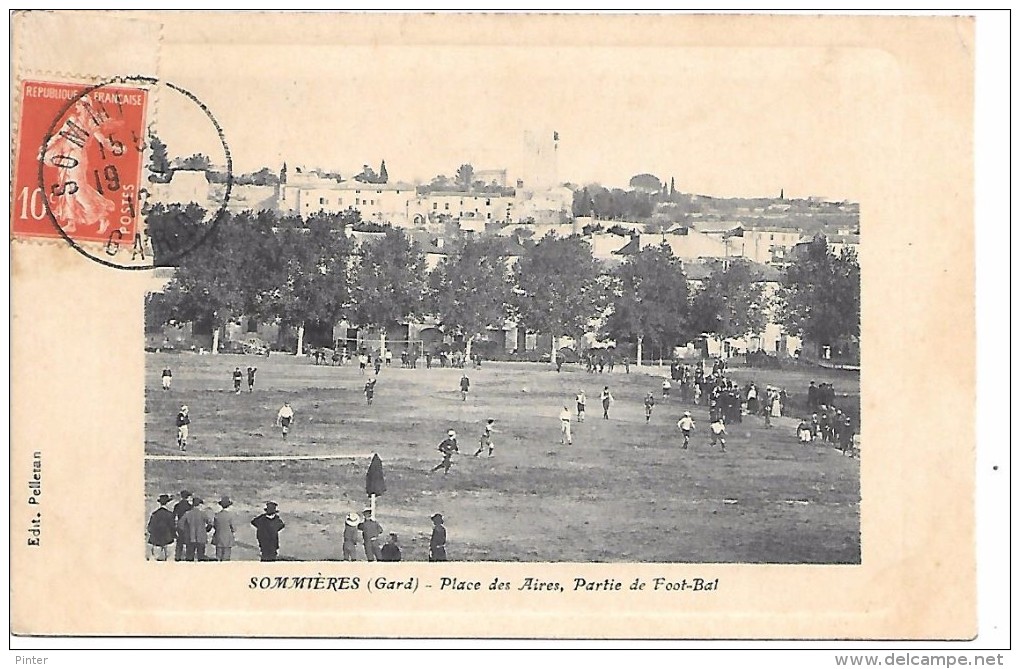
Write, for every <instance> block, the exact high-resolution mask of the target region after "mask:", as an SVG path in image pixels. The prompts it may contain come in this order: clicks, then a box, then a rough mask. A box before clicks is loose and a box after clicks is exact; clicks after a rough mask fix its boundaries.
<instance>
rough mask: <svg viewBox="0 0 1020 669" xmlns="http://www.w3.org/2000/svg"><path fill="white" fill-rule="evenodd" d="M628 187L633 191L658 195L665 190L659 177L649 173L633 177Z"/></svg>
mask: <svg viewBox="0 0 1020 669" xmlns="http://www.w3.org/2000/svg"><path fill="white" fill-rule="evenodd" d="M628 185H629V186H630V187H631V188H632V189H641V190H645V191H648V192H650V193H658V192H659V191H661V190H663V185H662V183H661V182H660V181H659V177H657V176H655V175H654V174H648V173H645V174H636V175H634V176H632V177H631V178H630V183H629V184H628Z"/></svg>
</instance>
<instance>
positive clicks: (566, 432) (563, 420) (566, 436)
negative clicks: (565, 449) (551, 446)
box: [560, 407, 574, 446]
mask: <svg viewBox="0 0 1020 669" xmlns="http://www.w3.org/2000/svg"><path fill="white" fill-rule="evenodd" d="M572 443H574V440H573V437H571V435H570V409H568V408H567V407H563V409H561V410H560V444H565V445H567V446H570V445H571V444H572Z"/></svg>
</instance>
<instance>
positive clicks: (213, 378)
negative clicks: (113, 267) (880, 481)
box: [145, 354, 860, 563]
mask: <svg viewBox="0 0 1020 669" xmlns="http://www.w3.org/2000/svg"><path fill="white" fill-rule="evenodd" d="M146 362H147V365H146V370H147V376H146V444H145V449H146V454H147V456H152V455H165V456H177V455H180V453H179V452H178V450H177V448H176V444H175V435H176V428H175V427H174V416H175V415H176V412H177V409H178V408H179V407H180V405H181V404H187V405H189V407H190V411H191V419H192V424H191V438H190V440H189V448H188V453H187V455H188V456H192V457H203V456H263V455H327V454H331V455H352V454H354V455H356V454H371V453H379V455H380V457H381V458H382V460H383V462H384V466H385V473H386V483H387V487H388V492H387V494H386V495H384V496H382V497H381V498H379V500H378V520H379V522H380V523H381V524H382V526H383V530H384V531H385V532H387V533H388V532H396V533H398V534H399V535H400V544H401V546H402V550H403V553H404V559H405V560H425V559H427V554H428V536H429V533H430V531H431V522H430V520H429V516H431V515H432V514H433V513H435V512H441V513H442V514H443V515H444V516H445V517H446V526H447V530H448V533H449V543H448V552H449V555H450V559H451V560H494V561H532V562H561V561H564V562H694V563H698V562H702V563H704V562H754V563H760V562H768V563H858V562H859V561H860V533H859V525H860V516H859V500H860V472H859V461H858V460H856V459H851V458H847V457H844V456H842V455H840V453H839V452H838V451H836V450H834V449H832V448H831V447H829V446H823V445H821V444H820V443H817V442H816V443H814V444H811V445H809V446H802V445H799V444H798V443H797V440H796V437H795V434H794V432H795V425H796V421H795V420H793V419H792V418H791V419H785V418H784V419H779V420H777V421H776V422H775V424H774V426H773V428H772V429H768V430H767V429H765V427H764V424H763V423H762V421H761V419H759V418H749V417H745V418H744V421H743V422H742V423H740V424H736V425H731V426H728V428H727V429H728V430H729V433H730V434H729V438H728V440H727V449H728V451H727V452H726V453H721V452H720V451H719V450H717V449H713V448H711V447H710V446H709V443H708V411H707V408H706V407H704V405H703V406H700V407H698V406H694V405H684V404H682V403H681V402H680V400H679V399H677V398H676V397H674V398H672V399H671V400H668V401H665V402H664V401H663V400H662V399H661V393H660V392H659V388H660V383H661V379H660V378H659V377H658V376H654V375H656V374H661V373H662V372H663V371H665V372H666V373H668V371H669V370H668V368H666V369H665V370H660V369H659V368H652V369H650V370H647V371H648V372H649V373H644V372H637V371H636V370H635V368H632V369H631V373H630V374H629V375H628V374H625V373H624V372H623V368H622V367H617V368H616V371H615V372H614V373H612V374H608V373H607V374H603V375H592V374H587V373H586V372H585V371H584V369H583V368H578V366H577V365H566V366H564V369H563V372H562V373H560V374H557V373H556V372H555V370H554V369H552V368H550V367H549V366H548V365H541V364H538V363H535V364H530V363H485V365H484V367H483V368H482V369H479V370H468V375H469V377H470V378H471V392H470V394H469V397H468V398H467V401H466V402H463V401H461V398H460V394H459V392H458V390H457V389H458V381H459V379H460V375H461V371H460V370H453V369H432V370H426V369H424V368H423V367H421V368H419V369H416V370H405V369H400V368H399V363H395V364H396V365H397V366H395V367H392V368H384V369H383V370H382V373H381V374H380V376H379V382H378V387H377V392H376V398H375V402H374V404H373V405H372V406H371V407H368V406H366V404H365V397H364V394H363V392H362V388H363V386H364V381H365V379H366V378H367V377H362V376H361V375H360V374H359V372H358V369H357V365H354V366H346V367H329V366H315V365H313V364H311V362H310V361H308V360H307V359H303V358H295V357H293V356H284V355H281V356H279V357H277V356H276V355H275V354H274V356H273V357H271V358H256V357H249V356H237V355H219V356H211V355H205V356H198V355H194V354H176V355H175V354H147V361H146ZM164 366H169V367H171V368H172V370H173V374H174V380H173V388H172V389H171V390H170V391H168V392H164V391H163V390H161V389H160V381H159V374H160V371H161V370H162V369H163V367H164ZM235 366H240V367H241V369H242V371H244V370H245V368H247V367H248V366H256V367H258V374H257V377H256V384H255V392H254V393H252V394H249V393H248V392H247V388H246V387H245V389H244V391H243V392H242V393H241V394H240V395H236V394H234V393H233V390H232V382H231V372H232V371H233V369H234V367H235ZM786 374H788V373H787V372H782V371H777V372H770V371H763V370H754V372H753V374H751V376H753V378H754V379H755V380H756V382H757V383H758V384H759V386H760V385H762V384H765V383H777V384H782V383H786V382H794V381H795V382H797V383H800V382H803V383H804V384H805V385H806V381H805V380H804V379H802V378H801V376H803V374H802V373H799V372H797V373H794V375H793V377H791V378H789V379H787V378H785V377H784V376H783V375H786ZM833 374H836V375H838V376H835V377H834V378H835V380H834V379H830V378H827V377H826V375H825V374H823V373H821V372H819V373H817V374H812V375H811V378H814V379H815V380H817V381H819V382H821V381H832V382H833V383H835V384H836V387H837V391H839V392H841V393H854V396H856V393H857V392H858V390H857V385H856V378H851V377H849V376H847V374H846V373H845V372H838V373H833ZM735 376H737V378H740V379H742V378H743V377H744V376H745V374H744V373H743V372H741V373H739V374H735ZM805 378H806V376H805ZM603 385H609V386H610V388H611V391H612V393H613V395H614V397H615V399H616V401H615V403H614V404H613V406H612V409H611V411H610V416H611V418H610V420H608V421H607V420H603V419H602V418H601V407H600V406H599V402H598V395H599V392H600V391H601V389H602V386H603ZM787 387H788V388H789V389H790V390H796V391H799V392H803V389H802V388H792V387H790V386H787ZM579 388H584V390H585V392H586V393H587V395H588V416H587V420H586V422H585V423H583V424H578V423H577V422H576V418H575V422H574V423H573V424H572V427H573V430H574V443H573V445H572V446H569V447H567V446H561V445H560V443H559V436H560V434H559V420H558V414H559V411H560V409H561V408H562V407H563V406H564V405H566V406H568V407H569V408H570V409H571V412H572V413H573V408H574V405H573V397H574V394H575V393H576V392H577V390H578V389H579ZM649 390H654V391H655V394H656V398H657V400H658V401H659V404H658V405H657V406H656V407H655V411H654V413H653V415H652V420H651V422H650V423H648V424H646V423H645V420H644V413H643V408H642V405H641V400H642V398H643V396H644V394H645V393H646V392H647V391H649ZM285 401H289V402H290V403H291V405H292V406H293V408H294V410H295V414H296V422H295V426H294V427H293V429H292V431H291V435H290V437H289V438H288V440H287V441H284V439H283V438H282V436H281V434H280V430H279V428H277V427H275V426H274V421H275V418H276V412H277V411H278V410H279V408H280V407H281V406H282V405H283V403H284V402H285ZM684 410H690V411H691V412H692V414H693V416H694V419H695V421H696V423H697V428H696V431H695V436H694V439H693V440H692V449H691V450H687V451H684V450H682V449H681V448H680V447H679V445H680V441H679V438H678V437H679V431H678V430H677V428H676V421H677V419H678V418H679V417H680V415H681V414H682V413H683V411H684ZM490 417H491V418H495V419H496V424H495V425H496V429H497V430H498V433H497V434H496V435H495V437H496V438H495V443H496V454H495V457H492V458H487V457H482V458H474V457H472V453H474V451H475V449H476V448H477V447H478V436H479V434H480V432H481V427H482V425H483V424H484V422H485V419H486V418H490ZM448 429H455V430H456V431H457V433H458V437H459V442H460V450H461V455H460V456H459V457H457V458H455V460H454V465H453V469H452V470H451V472H450V473H449V475H446V476H444V475H443V473H442V472H439V473H436V474H430V473H429V469H430V468H431V467H433V466H434V465H436V464H438V463H439V462H440V461H441V459H442V456H441V454H440V453H439V452H438V451H437V450H436V446H437V444H438V443H439V442H440V441H441V440H442V438H443V437H444V436H445V434H446V431H447V430H448ZM145 467H146V470H145V477H146V478H145V480H146V500H145V506H146V511H145V513H146V514H148V513H149V512H151V511H152V509H154V508H155V506H156V503H155V498H156V497H157V496H158V495H159V494H160V493H163V492H166V493H171V494H174V495H176V493H177V492H179V491H180V490H181V489H182V488H188V489H190V490H192V491H194V492H195V493H196V494H197V495H199V496H201V497H203V498H204V499H205V500H206V501H207V503H209V504H211V505H212V508H213V509H214V510H218V508H219V507H218V506H216V505H215V501H216V500H218V499H219V498H220V496H221V495H224V494H227V495H229V496H230V497H231V498H232V499H233V500H234V502H235V504H234V506H233V507H232V508H233V510H234V511H235V512H236V514H237V516H238V518H239V520H240V525H241V527H240V529H239V533H238V538H239V540H240V542H241V544H240V545H239V546H237V547H235V548H234V559H235V560H238V559H240V560H254V559H258V551H257V549H256V547H255V536H254V535H255V532H254V528H252V527H251V526H250V525H248V522H249V521H250V520H251V518H253V517H254V516H255V515H257V514H258V513H259V512H261V509H262V506H263V505H264V503H265V501H266V500H274V501H276V502H278V503H279V504H280V511H281V517H282V518H283V519H284V521H285V522H286V524H287V527H286V529H285V530H284V531H283V533H282V534H281V551H280V552H281V557H283V558H285V559H297V560H337V559H340V536H341V533H342V525H343V517H344V515H345V514H346V513H347V512H349V511H358V512H360V511H361V509H362V508H363V506H364V503H365V501H366V495H365V473H366V471H367V468H368V458H365V457H351V458H341V459H325V460H290V461H287V460H282V461H265V460H234V461H202V460H191V461H181V460H147V461H146V465H145ZM358 549H359V556H361V557H362V558H363V555H362V554H361V553H360V551H361V546H360V545H359V547H358Z"/></svg>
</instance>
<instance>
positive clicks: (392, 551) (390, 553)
mask: <svg viewBox="0 0 1020 669" xmlns="http://www.w3.org/2000/svg"><path fill="white" fill-rule="evenodd" d="M379 561H380V562H400V546H398V545H397V535H396V534H394V533H393V532H390V538H389V540H388V541H387V542H386V545H385V546H383V547H382V556H381V557H380V558H379Z"/></svg>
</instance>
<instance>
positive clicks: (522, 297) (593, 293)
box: [514, 233, 606, 338]
mask: <svg viewBox="0 0 1020 669" xmlns="http://www.w3.org/2000/svg"><path fill="white" fill-rule="evenodd" d="M598 277H599V267H598V265H597V263H596V262H595V258H594V257H592V253H591V247H590V246H589V245H588V244H587V243H586V242H584V241H583V240H582V239H581V238H580V237H577V236H573V237H566V238H560V237H556V236H555V235H553V234H551V233H550V234H549V235H546V236H545V237H543V238H542V239H540V240H539V241H538V242H537V243H535V244H529V245H528V246H527V247H525V252H524V255H523V256H521V258H520V259H519V260H518V261H517V264H516V266H515V271H514V279H515V283H516V291H515V297H514V308H515V309H516V311H517V313H518V314H519V316H520V321H521V323H522V324H523V325H524V326H525V327H526V328H527V329H529V330H532V331H536V332H544V333H547V334H551V335H553V336H554V337H560V336H562V335H567V334H569V335H571V336H573V337H575V338H580V336H581V335H582V334H584V333H585V332H586V331H588V330H589V329H591V321H592V320H593V319H596V318H598V317H599V316H601V314H602V312H603V311H604V310H605V307H606V300H605V294H604V292H603V290H602V287H601V286H600V284H599V283H598Z"/></svg>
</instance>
